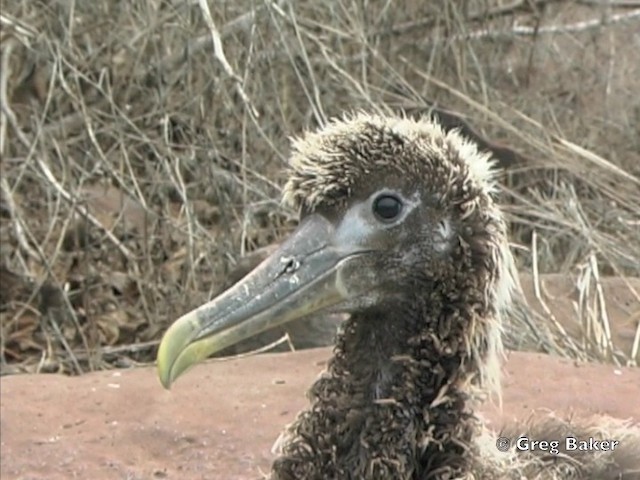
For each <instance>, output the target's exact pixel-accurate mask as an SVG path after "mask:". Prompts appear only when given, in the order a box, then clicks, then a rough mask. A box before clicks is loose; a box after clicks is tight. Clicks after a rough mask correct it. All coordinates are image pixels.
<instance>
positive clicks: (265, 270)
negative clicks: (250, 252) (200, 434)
mask: <svg viewBox="0 0 640 480" xmlns="http://www.w3.org/2000/svg"><path fill="white" fill-rule="evenodd" d="M334 234H335V227H334V226H333V225H332V224H331V223H330V222H329V221H328V220H326V219H325V218H324V217H322V216H320V215H312V216H310V217H309V218H307V219H306V220H305V221H304V222H303V223H302V224H301V225H300V226H299V227H298V229H297V230H296V231H295V232H294V234H293V235H292V236H291V237H289V238H288V239H287V241H285V242H284V243H283V244H282V246H281V247H280V248H278V250H276V251H275V252H274V253H273V254H272V255H271V256H269V257H268V258H267V259H266V260H265V261H264V262H262V263H261V264H260V265H259V266H258V267H256V269H255V270H254V271H253V272H251V273H250V274H249V275H247V276H246V277H245V278H244V279H242V280H241V281H240V282H238V283H237V284H236V285H234V286H233V287H231V288H230V289H229V290H227V291H226V292H224V293H223V294H222V295H220V296H219V297H217V298H215V299H213V300H211V301H210V302H208V303H206V304H205V305H202V306H201V307H199V308H197V309H195V310H193V311H191V312H189V313H187V314H186V315H184V316H182V317H181V318H180V319H178V320H177V321H176V322H175V323H174V324H173V325H171V327H170V328H169V330H167V332H166V333H165V335H164V338H163V339H162V342H161V343H160V348H159V350H158V375H159V377H160V382H162V385H163V386H164V387H165V388H169V387H170V386H171V384H172V383H173V382H174V381H175V380H176V379H177V378H178V377H179V376H180V375H181V374H182V373H184V372H185V371H186V370H187V369H188V368H189V367H190V366H192V365H194V364H195V363H197V362H199V361H202V360H204V359H205V358H207V357H209V356H210V355H212V354H213V353H216V352H219V351H220V350H222V349H224V348H226V347H228V346H231V345H233V344H235V343H238V342H240V341H241V340H244V339H246V338H249V337H251V336H253V335H256V334H258V333H260V332H262V331H264V330H267V329H269V328H272V327H275V326H277V325H281V324H283V323H286V322H290V321H292V320H295V319H297V318H300V317H304V316H307V315H309V314H312V313H314V312H316V311H319V310H322V309H325V308H329V307H331V306H334V305H337V304H339V303H341V302H343V301H344V300H346V299H347V295H348V292H347V291H346V290H347V289H346V287H345V285H344V282H343V280H342V275H341V271H342V270H343V268H344V266H345V265H347V264H349V263H350V262H351V261H352V260H353V259H354V258H356V257H358V256H359V255H360V254H362V253H365V252H366V251H365V250H363V249H362V248H361V247H360V248H358V247H356V246H350V245H344V243H353V242H344V241H342V242H339V243H342V245H340V244H337V245H336V244H335V242H334V239H335V235H334ZM355 243H357V242H355ZM351 267H353V265H351ZM350 270H351V269H350Z"/></svg>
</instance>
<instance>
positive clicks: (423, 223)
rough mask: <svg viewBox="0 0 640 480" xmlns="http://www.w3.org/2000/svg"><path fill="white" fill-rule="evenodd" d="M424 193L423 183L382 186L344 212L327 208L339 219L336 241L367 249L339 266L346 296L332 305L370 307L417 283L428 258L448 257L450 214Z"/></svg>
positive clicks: (345, 308)
mask: <svg viewBox="0 0 640 480" xmlns="http://www.w3.org/2000/svg"><path fill="white" fill-rule="evenodd" d="M423 196H425V195H424V194H423V193H422V192H420V191H419V190H418V189H411V190H409V191H407V192H403V191H401V190H400V189H391V188H382V189H379V190H376V191H374V192H373V193H370V194H369V195H367V196H366V197H365V198H363V199H360V200H353V201H352V202H351V203H349V204H347V205H346V206H345V207H344V208H343V209H342V214H341V215H335V212H325V213H326V214H327V216H328V217H333V223H334V225H335V232H334V234H333V237H332V240H331V242H332V244H333V245H335V246H336V247H337V248H340V246H341V245H342V246H348V248H349V249H350V250H351V249H353V248H354V247H355V248H357V249H359V250H362V251H367V252H368V253H367V254H365V255H363V256H361V258H360V259H359V260H358V262H353V263H346V264H345V265H344V266H343V268H341V269H340V271H339V276H338V280H339V286H340V288H341V289H343V293H344V296H345V298H346V299H347V300H346V301H345V302H344V303H342V304H340V305H336V306H335V307H334V308H333V309H332V310H333V311H346V312H354V311H358V310H361V309H365V308H370V307H372V306H375V305H376V304H378V303H379V302H380V301H381V300H382V297H383V296H384V298H385V301H387V302H389V301H392V300H393V298H394V296H396V297H397V296H402V295H403V294H405V293H406V292H407V289H409V288H411V287H412V285H411V282H412V280H413V279H415V278H416V274H425V275H429V273H428V270H430V268H429V266H430V265H429V264H431V263H436V264H438V263H441V262H444V263H448V262H449V259H448V255H449V252H450V250H451V246H452V241H453V238H454V234H455V231H454V228H453V225H452V223H451V221H450V215H449V213H448V212H446V211H445V210H444V209H443V208H442V206H440V205H438V202H437V201H436V199H435V198H429V197H428V196H427V199H426V201H424V200H423ZM321 211H322V209H321ZM421 268H422V269H424V270H423V271H422V272H420V269H421ZM433 273H434V275H433V276H434V278H435V277H437V272H433ZM383 292H384V295H383Z"/></svg>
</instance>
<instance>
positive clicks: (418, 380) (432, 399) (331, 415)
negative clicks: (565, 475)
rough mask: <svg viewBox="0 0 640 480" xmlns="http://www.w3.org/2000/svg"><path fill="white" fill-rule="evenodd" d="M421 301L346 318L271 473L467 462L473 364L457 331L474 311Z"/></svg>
mask: <svg viewBox="0 0 640 480" xmlns="http://www.w3.org/2000/svg"><path fill="white" fill-rule="evenodd" d="M436 303H438V302H436ZM430 305H431V308H427V306H426V305H425V304H424V303H423V304H421V305H418V306H416V305H412V306H411V307H408V308H407V307H404V306H397V305H396V306H395V307H394V308H389V309H386V310H385V311H382V312H380V311H379V312H376V313H375V314H374V313H373V312H368V313H360V314H356V315H353V316H352V317H351V318H350V319H349V320H348V321H347V322H346V324H345V326H344V330H343V332H342V333H341V334H340V335H339V336H338V338H337V342H336V348H335V355H334V357H333V359H332V360H331V362H330V364H329V368H328V371H327V372H326V373H325V374H324V375H323V376H322V377H321V378H320V379H319V380H318V381H316V383H315V384H314V386H313V387H312V389H311V393H310V395H311V399H312V401H313V408H312V409H311V410H310V411H307V412H304V413H302V414H301V416H300V417H299V418H298V420H297V422H296V424H294V431H293V433H294V438H293V440H292V441H290V442H289V443H288V444H287V445H286V446H285V447H284V452H283V453H284V455H283V456H282V457H281V458H279V459H278V460H277V461H276V463H275V464H274V473H275V475H274V477H275V478H277V479H289V478H291V479H293V478H358V479H369V478H371V479H373V478H407V479H410V478H422V476H421V475H422V474H424V473H426V472H429V473H433V474H434V478H439V472H442V475H443V477H446V474H447V473H451V474H456V473H460V472H463V471H464V470H465V469H466V468H467V467H466V462H465V456H466V457H468V455H465V453H466V449H467V445H469V443H470V441H471V438H472V436H473V432H474V429H475V419H474V417H473V415H472V413H471V410H470V406H469V405H468V400H469V393H468V389H469V382H470V380H471V378H472V376H473V375H472V373H475V372H474V370H477V364H476V360H475V359H474V358H472V356H471V354H470V353H469V345H468V343H466V342H464V341H463V339H464V338H467V337H468V336H469V331H470V329H471V328H472V322H473V321H474V318H476V315H477V313H478V312H473V311H464V309H462V310H452V311H451V312H449V314H447V313H445V312H444V311H443V310H442V309H436V310H435V311H434V308H433V306H434V302H433V299H432V301H431V304H430ZM452 476H456V475H452ZM447 478H448V477H447Z"/></svg>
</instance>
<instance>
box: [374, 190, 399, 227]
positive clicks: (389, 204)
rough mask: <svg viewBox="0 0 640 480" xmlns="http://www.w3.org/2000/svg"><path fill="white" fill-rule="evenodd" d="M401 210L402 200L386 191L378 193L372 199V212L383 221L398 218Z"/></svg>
mask: <svg viewBox="0 0 640 480" xmlns="http://www.w3.org/2000/svg"><path fill="white" fill-rule="evenodd" d="M400 212H402V200H400V199H399V198H398V197H396V196H395V195H390V194H388V193H385V194H382V195H379V196H378V197H377V198H376V199H375V200H374V201H373V213H374V215H375V216H376V218H378V220H381V221H383V222H390V221H393V220H395V219H396V218H398V216H399V215H400Z"/></svg>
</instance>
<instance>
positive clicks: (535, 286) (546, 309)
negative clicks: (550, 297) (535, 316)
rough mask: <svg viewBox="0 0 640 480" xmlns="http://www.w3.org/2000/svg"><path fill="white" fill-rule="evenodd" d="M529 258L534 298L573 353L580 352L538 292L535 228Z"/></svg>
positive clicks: (536, 235)
mask: <svg viewBox="0 0 640 480" xmlns="http://www.w3.org/2000/svg"><path fill="white" fill-rule="evenodd" d="M531 259H532V260H531V262H532V270H533V291H534V294H535V296H536V300H538V302H539V303H540V306H541V307H542V309H543V310H544V313H545V314H546V315H547V316H548V317H549V319H551V321H552V322H553V324H554V325H555V327H556V328H557V329H558V331H559V332H560V335H562V337H563V339H564V340H565V341H566V342H567V343H568V344H569V345H570V346H571V348H572V349H573V351H574V353H582V351H581V350H580V349H579V348H578V346H577V345H576V344H575V343H574V341H573V339H572V338H571V337H570V336H569V335H568V334H567V331H566V330H565V329H564V327H563V326H562V325H561V324H560V322H558V320H557V319H556V317H555V315H554V314H553V312H552V311H551V309H550V308H549V306H548V305H547V303H546V302H545V301H544V300H543V298H542V295H541V294H540V273H539V270H538V234H537V232H536V231H535V230H534V231H533V233H532V234H531Z"/></svg>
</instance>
